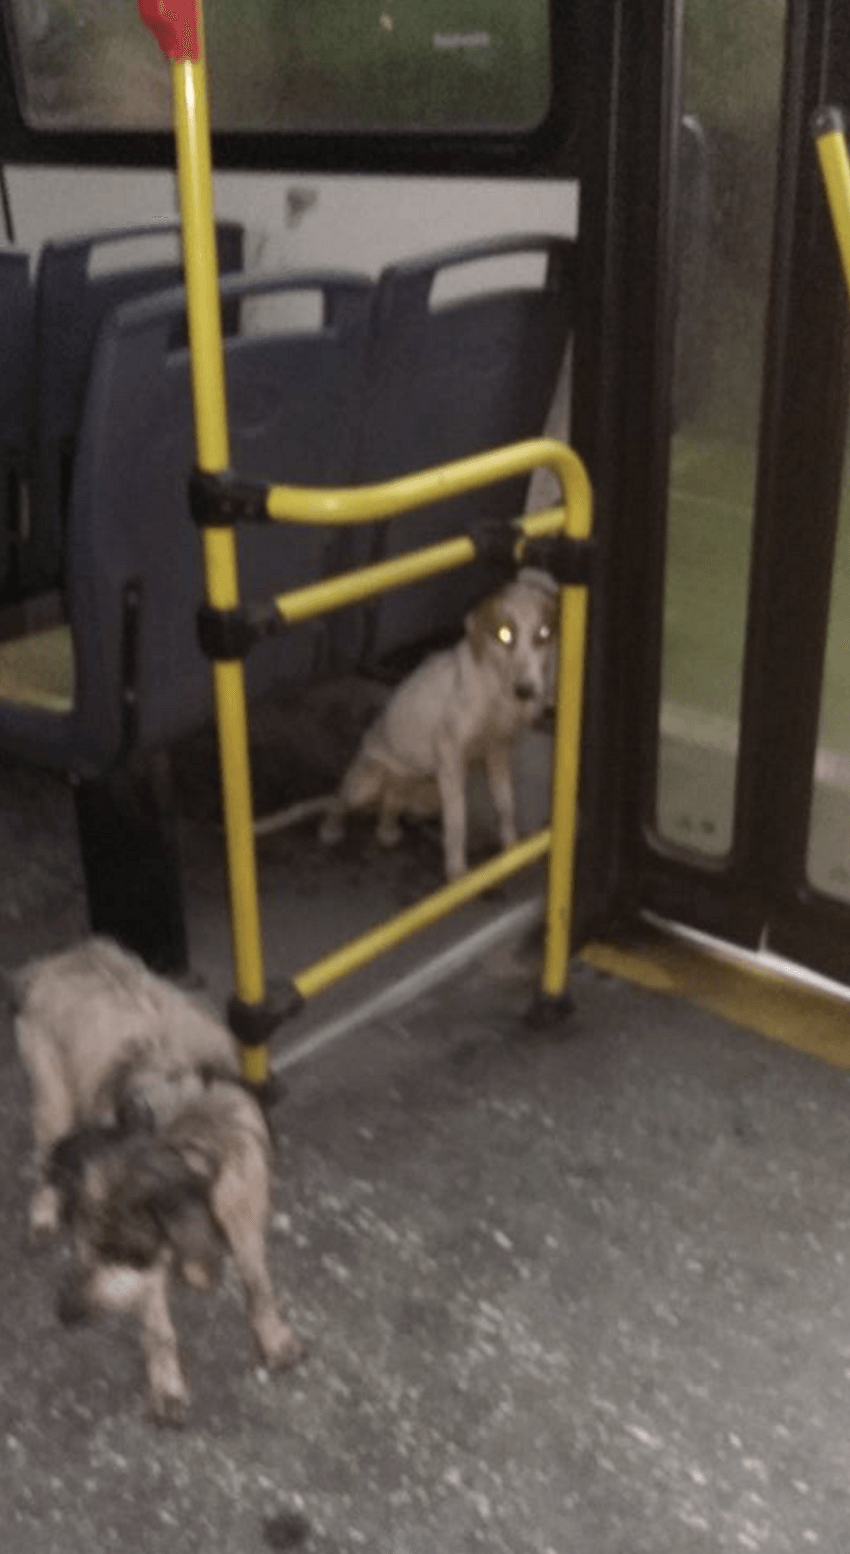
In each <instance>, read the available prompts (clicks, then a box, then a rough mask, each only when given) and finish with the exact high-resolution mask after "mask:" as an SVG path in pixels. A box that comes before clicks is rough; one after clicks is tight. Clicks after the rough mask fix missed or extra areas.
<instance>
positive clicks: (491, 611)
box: [464, 594, 499, 659]
mask: <svg viewBox="0 0 850 1554" xmlns="http://www.w3.org/2000/svg"><path fill="white" fill-rule="evenodd" d="M498 598H499V596H498V594H491V595H490V596H489V598H487V599H482V600H481V603H480V604H476V606H475V608H474V609H472V610H470V611H469V614H468V615H467V617H466V621H465V622H464V625H465V627H466V635H467V637H468V638H469V643H470V647H471V648H472V651H473V654H474V655H475V657H476V658H477V659H481V658H482V657H483V656H484V650H485V648H486V646H487V638H488V637H492V636H494V634H495V631H496V627H497V624H498V617H499V611H498Z"/></svg>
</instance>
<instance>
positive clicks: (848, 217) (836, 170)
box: [812, 108, 850, 291]
mask: <svg viewBox="0 0 850 1554" xmlns="http://www.w3.org/2000/svg"><path fill="white" fill-rule="evenodd" d="M812 134H813V135H814V137H815V144H816V146H817V153H818V161H819V162H820V169H821V173H822V175H823V181H824V185H825V187H826V195H827V199H828V201H829V209H830V214H831V216H832V225H833V227H834V228H835V237H836V241H837V243H838V252H839V254H840V255H841V264H842V267H843V270H844V279H845V281H846V282H847V289H848V291H850V158H848V155H847V142H846V140H845V137H844V115H843V114H842V112H841V110H840V108H818V110H817V112H816V113H815V115H814V117H813V119H812Z"/></svg>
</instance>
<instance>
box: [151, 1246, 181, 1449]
mask: <svg viewBox="0 0 850 1554" xmlns="http://www.w3.org/2000/svg"><path fill="white" fill-rule="evenodd" d="M157 1275H158V1276H157V1277H156V1278H155V1279H152V1280H151V1283H150V1286H149V1289H148V1290H147V1291H146V1295H145V1299H144V1301H143V1303H142V1306H141V1310H140V1313H139V1314H140V1316H141V1320H142V1343H143V1345H144V1351H145V1366H146V1369H147V1378H148V1395H149V1398H150V1406H151V1413H152V1414H153V1417H154V1419H155V1420H156V1422H157V1424H161V1425H182V1424H183V1422H184V1420H185V1417H186V1409H187V1408H188V1405H189V1389H188V1387H187V1385H186V1382H185V1380H184V1377H183V1372H182V1370H181V1368H180V1355H179V1353H178V1350H177V1334H176V1332H175V1331H174V1323H173V1322H172V1320H171V1312H170V1311H169V1309H168V1274H167V1272H166V1270H165V1269H164V1268H163V1269H158V1270H157Z"/></svg>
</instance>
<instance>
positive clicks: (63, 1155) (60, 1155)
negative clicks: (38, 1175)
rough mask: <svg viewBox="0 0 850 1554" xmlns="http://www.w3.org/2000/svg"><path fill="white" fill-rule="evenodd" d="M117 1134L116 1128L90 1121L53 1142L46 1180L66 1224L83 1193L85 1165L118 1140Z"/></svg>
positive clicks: (100, 1155)
mask: <svg viewBox="0 0 850 1554" xmlns="http://www.w3.org/2000/svg"><path fill="white" fill-rule="evenodd" d="M121 1137H122V1134H121V1132H120V1131H119V1130H118V1129H117V1128H109V1127H100V1126H98V1125H96V1124H94V1125H92V1126H91V1127H86V1128H78V1129H77V1130H76V1132H74V1133H67V1134H66V1135H65V1137H64V1138H63V1139H60V1140H59V1142H58V1143H57V1144H54V1146H53V1149H52V1151H51V1154H50V1160H49V1162H48V1166H47V1180H48V1182H49V1183H50V1185H51V1187H55V1188H56V1190H57V1192H58V1193H59V1196H60V1199H61V1202H62V1218H63V1219H64V1220H65V1222H66V1223H70V1221H71V1220H72V1219H73V1217H74V1213H75V1211H76V1207H77V1204H78V1202H79V1199H80V1196H81V1194H82V1192H83V1180H84V1176H85V1172H86V1168H87V1167H88V1166H89V1165H90V1164H91V1163H92V1162H93V1161H95V1160H98V1159H100V1158H102V1157H103V1155H104V1153H105V1152H106V1151H108V1150H110V1149H111V1148H112V1147H113V1146H114V1145H115V1143H116V1142H118V1141H120V1139H121Z"/></svg>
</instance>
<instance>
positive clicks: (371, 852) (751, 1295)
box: [0, 763, 850, 1554]
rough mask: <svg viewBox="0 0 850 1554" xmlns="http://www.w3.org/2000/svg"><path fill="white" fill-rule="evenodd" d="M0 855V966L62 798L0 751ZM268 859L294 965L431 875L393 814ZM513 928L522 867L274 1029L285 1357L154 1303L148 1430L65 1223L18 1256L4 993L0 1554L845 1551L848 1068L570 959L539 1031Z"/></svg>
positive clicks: (678, 995)
mask: <svg viewBox="0 0 850 1554" xmlns="http://www.w3.org/2000/svg"><path fill="white" fill-rule="evenodd" d="M184 830H185V870H186V874H185V878H186V890H187V901H188V915H189V923H190V937H191V940H192V944H193V963H194V965H195V968H196V970H198V971H199V973H200V974H201V976H202V978H203V980H204V981H206V983H207V985H208V987H209V988H210V991H211V993H212V994H213V996H214V997H216V998H217V999H218V998H219V997H220V996H223V994H225V993H226V992H227V991H228V990H229V989H228V987H227V978H228V975H229V972H228V954H227V924H226V920H225V912H224V895H223V886H222V880H221V860H220V854H221V838H220V835H219V834H218V832H217V831H216V830H215V827H214V826H212V825H210V824H209V823H208V821H205V820H203V819H202V820H197V819H189V820H187V821H186V822H185V825H184ZM0 855H2V858H3V865H2V874H1V875H0V934H2V949H0V960H2V963H3V965H5V966H7V967H8V966H14V965H17V964H19V963H20V962H21V961H22V960H24V959H26V958H27V957H28V956H29V955H31V954H34V953H41V952H43V951H46V950H48V949H52V948H56V947H58V946H60V945H63V944H66V943H69V942H71V940H72V939H74V938H75V937H77V936H78V935H80V934H82V933H83V932H84V931H85V901H84V895H83V890H82V883H81V878H80V872H79V864H78V860H77V857H76V851H75V839H74V830H73V812H72V805H71V801H70V797H69V795H68V793H67V790H66V789H65V788H64V786H63V785H62V784H61V783H59V782H58V781H56V780H54V779H53V778H49V777H46V776H44V775H42V774H38V773H33V772H32V771H29V770H25V769H23V768H20V767H16V766H14V765H12V764H8V763H6V764H3V765H1V766H0ZM261 873H262V876H263V881H264V883H263V905H264V917H265V918H266V920H267V953H268V959H269V962H270V969H271V970H272V971H273V972H274V973H275V974H281V973H282V974H287V973H290V972H292V971H294V970H297V969H298V967H299V966H300V965H301V964H302V963H303V960H304V958H305V956H308V955H310V954H315V953H317V952H321V950H322V949H323V948H329V947H333V944H334V942H335V930H336V928H337V927H338V926H340V925H343V926H344V925H347V928H348V930H350V929H351V928H352V927H356V926H357V924H356V923H355V922H353V921H352V919H353V916H354V915H355V906H356V907H357V910H358V911H359V910H365V908H364V907H362V903H363V901H364V899H365V900H366V903H367V905H368V907H369V909H370V911H371V912H372V913H373V914H376V913H379V912H380V910H381V908H382V903H386V904H387V905H389V906H390V907H391V906H392V905H400V904H404V903H406V902H407V901H409V900H412V899H414V898H415V896H416V895H417V893H420V894H421V893H422V892H423V891H424V890H426V889H428V888H429V887H430V886H431V885H433V884H434V883H436V882H437V879H438V876H439V854H438V850H437V848H436V847H435V843H434V838H433V836H429V835H428V834H425V835H424V836H423V835H421V834H417V835H414V836H413V837H412V838H411V840H410V842H409V843H406V844H405V846H404V847H403V848H402V850H401V851H400V852H399V853H398V854H396V855H393V856H392V857H386V856H385V855H382V854H378V853H377V851H376V849H375V848H374V845H373V843H372V840H371V836H370V834H369V832H368V831H367V830H360V829H357V828H355V831H354V832H353V833H352V836H351V839H350V841H349V842H347V843H346V844H345V846H344V847H343V848H342V849H340V850H339V851H338V852H335V853H327V852H325V851H324V850H322V849H320V848H319V847H318V844H317V843H316V842H315V839H314V837H313V836H312V834H311V833H310V832H309V831H307V832H300V833H297V834H296V833H289V834H287V835H286V836H285V837H280V838H277V839H274V840H273V841H272V842H270V843H269V844H268V847H267V849H266V852H265V853H264V856H263V865H262V869H261ZM494 920H497V921H498V922H499V923H500V927H499V928H498V930H494V929H493V928H492V923H493V921H494ZM535 922H536V907H535V882H534V881H529V882H528V883H527V884H526V885H520V884H519V883H517V885H516V887H515V888H514V889H513V890H512V891H510V892H508V893H506V895H505V896H504V897H503V898H501V899H500V900H498V901H495V902H489V903H479V904H477V905H476V907H475V908H474V909H470V915H469V917H468V918H464V919H463V921H462V922H461V924H460V926H458V920H457V919H455V920H454V924H455V926H454V927H453V929H452V931H451V935H446V937H444V938H443V939H441V940H440V942H439V943H438V944H436V945H435V946H432V947H431V950H429V951H428V954H427V955H425V956H424V958H423V957H422V956H420V957H419V958H417V954H418V952H414V951H413V950H412V949H411V950H408V951H407V952H406V954H407V955H409V956H410V957H412V958H411V959H409V960H404V961H403V964H401V966H400V964H399V961H398V958H397V957H396V956H393V957H391V964H390V965H388V967H387V969H386V970H385V971H383V972H378V971H376V970H374V971H373V972H372V973H370V976H372V977H374V978H375V980H374V981H368V982H367V985H363V984H361V983H358V986H357V987H356V988H355V987H354V986H352V988H350V989H348V990H347V991H342V990H340V991H339V994H338V998H337V1001H336V1002H334V1001H333V1000H331V1001H330V1003H329V1005H328V1007H326V1008H324V1009H323V1010H321V1011H320V1010H318V1009H317V1010H316V1011H308V1012H307V1018H306V1021H304V1017H300V1020H301V1021H304V1023H298V1024H297V1029H296V1030H295V1031H294V1032H293V1033H291V1034H288V1033H284V1035H283V1036H282V1037H281V1038H280V1041H279V1044H278V1045H277V1046H276V1048H275V1065H276V1068H277V1071H278V1072H279V1073H280V1076H281V1079H282V1081H283V1083H284V1087H285V1088H284V1093H283V1094H282V1095H281V1097H280V1099H279V1101H278V1103H277V1105H276V1107H275V1111H274V1117H273V1122H274V1130H275V1135H276V1153H275V1204H274V1215H273V1219H272V1223H271V1227H270V1233H269V1258H270V1265H271V1269H272V1273H273V1278H274V1281H275V1284H276V1287H277V1290H278V1292H279V1294H280V1298H281V1302H282V1304H283V1305H284V1307H285V1309H286V1311H287V1313H288V1314H289V1315H291V1317H292V1320H293V1321H294V1323H295V1324H296V1325H297V1327H298V1328H299V1330H300V1331H301V1332H302V1334H303V1335H304V1337H305V1338H306V1340H307V1344H308V1352H307V1356H306V1359H305V1360H304V1362H303V1364H301V1365H300V1366H299V1367H298V1368H297V1369H296V1370H295V1371H293V1372H290V1373H288V1374H286V1375H283V1376H280V1377H270V1376H268V1375H267V1374H266V1373H265V1372H264V1371H262V1370H258V1369H252V1368H250V1367H249V1365H248V1363H247V1358H248V1357H247V1343H246V1337H245V1327H244V1320H243V1315H242V1310H241V1299H240V1296H239V1292H238V1290H237V1289H236V1288H235V1286H234V1284H233V1281H232V1279H230V1278H228V1279H227V1280H226V1281H225V1284H224V1285H223V1287H222V1289H221V1290H220V1291H219V1292H218V1293H217V1294H215V1295H213V1296H199V1295H197V1294H194V1293H190V1292H176V1293H175V1299H174V1311H175V1316H176V1321H177V1325H178V1329H179V1333H180V1338H181V1346H182V1351H183V1354H184V1358H185V1361H186V1365H187V1370H188V1373H189V1380H190V1385H191V1388H192V1404H191V1408H190V1412H189V1419H188V1423H187V1425H186V1427H185V1429H184V1430H183V1431H182V1432H180V1433H174V1432H165V1433H162V1432H158V1431H157V1430H156V1429H155V1427H154V1426H153V1425H152V1424H151V1423H150V1422H149V1421H148V1420H147V1419H146V1417H145V1413H144V1405H143V1400H142V1395H141V1358H140V1353H139V1347H138V1337H137V1334H136V1332H135V1331H134V1329H133V1327H132V1324H129V1323H127V1322H122V1321H119V1320H117V1319H116V1320H110V1321H107V1322H104V1323H102V1324H101V1325H99V1326H97V1327H92V1328H88V1329H87V1328H83V1329H74V1330H70V1331H67V1330H65V1329H63V1328H62V1327H61V1326H60V1324H59V1322H58V1320H57V1318H56V1315H55V1303H56V1289H57V1285H58V1282H59V1280H60V1279H61V1276H62V1273H63V1270H64V1268H65V1267H66V1265H67V1258H68V1251H67V1248H65V1247H61V1246H60V1247H57V1248H53V1249H50V1250H47V1251H44V1252H40V1253H38V1254H35V1253H32V1252H30V1251H29V1250H27V1249H26V1247H25V1237H24V1228H25V1206H26V1197H27V1192H28V1188H29V1184H30V1180H31V1178H30V1173H29V1166H28V1150H29V1137H30V1128H29V1115H28V1098H27V1094H26V1088H25V1083H24V1078H23V1075H22V1072H21V1069H20V1065H19V1063H18V1061H17V1057H16V1054H15V1051H14V1045H13V1034H12V1015H11V1009H10V1007H9V1006H8V1003H7V1002H5V1001H4V1002H3V1003H2V1006H0V1064H2V1085H1V1086H0V1237H2V1243H3V1256H2V1259H0V1312H2V1318H0V1374H2V1376H3V1386H2V1391H0V1418H1V1419H2V1431H0V1438H2V1441H3V1454H2V1459H0V1501H1V1502H2V1505H3V1520H4V1529H3V1538H2V1544H3V1548H4V1551H6V1554H82V1551H83V1550H86V1551H90V1554H102V1551H103V1554H105V1551H108V1550H113V1549H115V1550H120V1549H135V1550H139V1551H143V1554H195V1551H198V1554H200V1551H201V1550H203V1551H204V1554H217V1551H221V1554H224V1551H227V1554H233V1551H234V1550H238V1551H239V1554H255V1551H257V1554H259V1551H261V1550H264V1549H268V1548H273V1549H274V1548H278V1549H286V1548H296V1547H302V1548H303V1549H304V1550H305V1554H359V1551H360V1550H364V1549H365V1550H369V1551H374V1554H432V1551H435V1550H440V1551H441V1554H471V1551H474V1550H478V1549H481V1550H482V1551H486V1554H717V1551H719V1550H735V1549H743V1550H754V1551H757V1550H764V1551H766V1554H800V1550H802V1549H806V1548H812V1549H822V1550H824V1551H829V1554H838V1551H839V1550H840V1549H843V1548H844V1547H845V1546H846V1537H847V1528H848V1526H850V1278H848V1260H850V1208H848V1196H847V1187H846V1180H847V1174H848V1173H847V1166H848V1152H849V1151H850V1132H848V1124H847V1116H848V1101H850V1091H849V1090H848V1084H849V1083H850V1081H849V1080H848V1077H847V1076H846V1074H845V1072H844V1071H843V1070H842V1069H841V1068H839V1067H836V1066H833V1065H830V1064H828V1063H826V1062H825V1061H823V1060H822V1059H820V1058H817V1057H814V1056H812V1055H811V1054H810V1053H806V1052H803V1051H800V1050H797V1049H796V1048H795V1047H793V1046H790V1045H787V1044H784V1043H777V1042H773V1041H769V1040H767V1039H766V1038H765V1037H764V1036H763V1035H762V1034H760V1033H758V1032H757V1031H756V1030H754V1029H753V1028H752V1018H751V1013H750V1011H749V1009H748V1010H747V1011H746V1013H745V1016H744V1019H745V1021H749V1022H750V1024H749V1025H748V1024H747V1023H740V1022H739V1021H737V1020H735V1019H731V1018H729V1017H728V1011H727V1014H721V1013H718V1012H717V1009H716V1008H708V1007H700V1006H699V1005H698V1004H696V1003H694V1002H692V1001H691V1000H690V999H689V998H687V997H685V996H683V990H682V987H681V986H679V985H676V986H674V987H672V990H671V988H670V987H669V986H666V985H665V986H661V985H656V986H652V987H648V986H640V985H638V983H637V982H636V981H634V980H632V978H631V973H630V971H629V968H628V967H624V968H623V974H622V975H621V974H616V975H612V974H610V970H602V969H600V965H599V963H598V962H597V964H590V963H589V961H587V960H579V961H578V962H577V963H576V965H575V968H574V971H573V975H572V979H571V985H572V990H573V994H574V997H575V1004H576V1009H575V1013H574V1014H573V1015H572V1017H571V1018H570V1020H569V1021H567V1022H564V1023H562V1024H560V1025H556V1026H554V1027H553V1028H552V1029H550V1030H548V1031H535V1030H532V1029H530V1028H529V1026H528V1024H527V1023H526V1020H525V1018H524V1017H525V1012H526V1010H527V1008H528V1004H529V1002H530V1000H531V998H532V995H533V992H534V987H535V981H536V974H537V967H538V960H539V954H538V948H539V947H538V944H537V942H536V941H537V938H538V932H537V929H536V928H535ZM469 934H476V935H477V938H475V939H474V940H473V944H474V946H475V954H474V956H473V958H472V959H471V960H468V961H467V962H466V963H464V964H461V963H460V962H455V961H453V960H452V953H453V947H454V946H456V945H457V943H458V942H459V940H460V939H462V938H463V937H464V935H467V936H468V935H469ZM319 939H321V943H319V942H318V941H319ZM435 955H436V957H437V961H438V964H439V965H440V966H441V967H442V980H437V979H435V978H434V977H429V975H428V973H427V969H426V962H428V961H429V959H430V961H431V962H433V959H434V956H435ZM447 973H448V974H447ZM399 977H401V978H402V979H403V986H404V988H405V989H406V993H405V996H404V998H403V999H402V998H400V997H393V996H391V995H390V991H389V989H390V984H391V983H395V984H396V985H397V984H398V981H399ZM317 1002H318V1001H317ZM704 1002H705V1001H704ZM353 1009H356V1010H357V1011H359V1013H358V1014H357V1017H356V1018H355V1017H353V1016H352V1010H353ZM731 1012H732V1013H733V1014H734V1010H733V1011H731ZM800 1019H801V1022H804V1021H805V1011H804V1010H803V1009H802V1008H801V1011H800Z"/></svg>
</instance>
